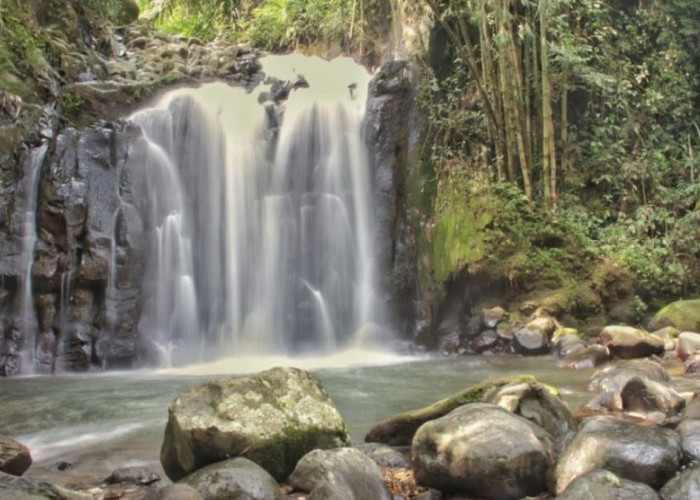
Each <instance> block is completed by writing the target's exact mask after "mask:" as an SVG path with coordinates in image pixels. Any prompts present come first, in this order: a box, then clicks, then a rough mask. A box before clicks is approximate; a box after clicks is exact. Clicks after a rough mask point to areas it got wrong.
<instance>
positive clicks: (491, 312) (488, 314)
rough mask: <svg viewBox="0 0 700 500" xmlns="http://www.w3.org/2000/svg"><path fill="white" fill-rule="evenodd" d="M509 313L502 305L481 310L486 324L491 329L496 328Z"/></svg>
mask: <svg viewBox="0 0 700 500" xmlns="http://www.w3.org/2000/svg"><path fill="white" fill-rule="evenodd" d="M507 314H508V313H507V312H506V310H505V309H503V308H502V307H500V306H496V307H492V308H490V309H482V310H481V315H482V317H483V321H484V326H485V327H486V328H489V329H492V328H495V327H496V325H497V324H498V322H499V321H502V320H503V319H505V317H506V315H507Z"/></svg>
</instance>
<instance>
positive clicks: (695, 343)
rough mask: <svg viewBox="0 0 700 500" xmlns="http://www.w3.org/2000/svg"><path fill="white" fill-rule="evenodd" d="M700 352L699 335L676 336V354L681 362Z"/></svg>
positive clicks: (683, 334) (680, 334)
mask: <svg viewBox="0 0 700 500" xmlns="http://www.w3.org/2000/svg"><path fill="white" fill-rule="evenodd" d="M698 350H700V333H694V332H681V333H679V334H678V343H677V345H676V354H677V355H678V357H679V358H681V359H682V360H683V361H685V360H686V359H688V358H689V357H691V356H692V355H693V354H695V353H696V352H697V351H698Z"/></svg>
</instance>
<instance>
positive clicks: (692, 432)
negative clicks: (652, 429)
mask: <svg viewBox="0 0 700 500" xmlns="http://www.w3.org/2000/svg"><path fill="white" fill-rule="evenodd" d="M676 430H677V431H678V433H679V434H680V435H681V447H682V448H683V458H684V460H685V461H686V462H696V461H700V420H684V421H682V422H681V423H680V424H679V425H678V427H676Z"/></svg>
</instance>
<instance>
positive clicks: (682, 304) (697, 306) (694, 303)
mask: <svg viewBox="0 0 700 500" xmlns="http://www.w3.org/2000/svg"><path fill="white" fill-rule="evenodd" d="M664 326H673V327H675V328H678V329H679V330H681V331H691V332H700V299H695V300H679V301H676V302H672V303H670V304H668V305H667V306H666V307H664V308H663V309H661V310H660V311H659V312H657V313H656V315H655V316H654V319H653V320H652V321H651V324H650V325H649V329H650V330H657V329H659V328H663V327H664Z"/></svg>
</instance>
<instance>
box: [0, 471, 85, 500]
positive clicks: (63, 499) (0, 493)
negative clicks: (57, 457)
mask: <svg viewBox="0 0 700 500" xmlns="http://www.w3.org/2000/svg"><path fill="white" fill-rule="evenodd" d="M25 499H26V500H40V499H49V500H94V499H93V496H92V495H90V494H88V493H83V492H79V491H74V490H70V489H68V488H64V487H63V486H58V485H56V484H52V483H48V482H44V481H34V480H32V479H25V478H23V477H17V476H12V475H10V474H5V473H4V472H0V500H25Z"/></svg>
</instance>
